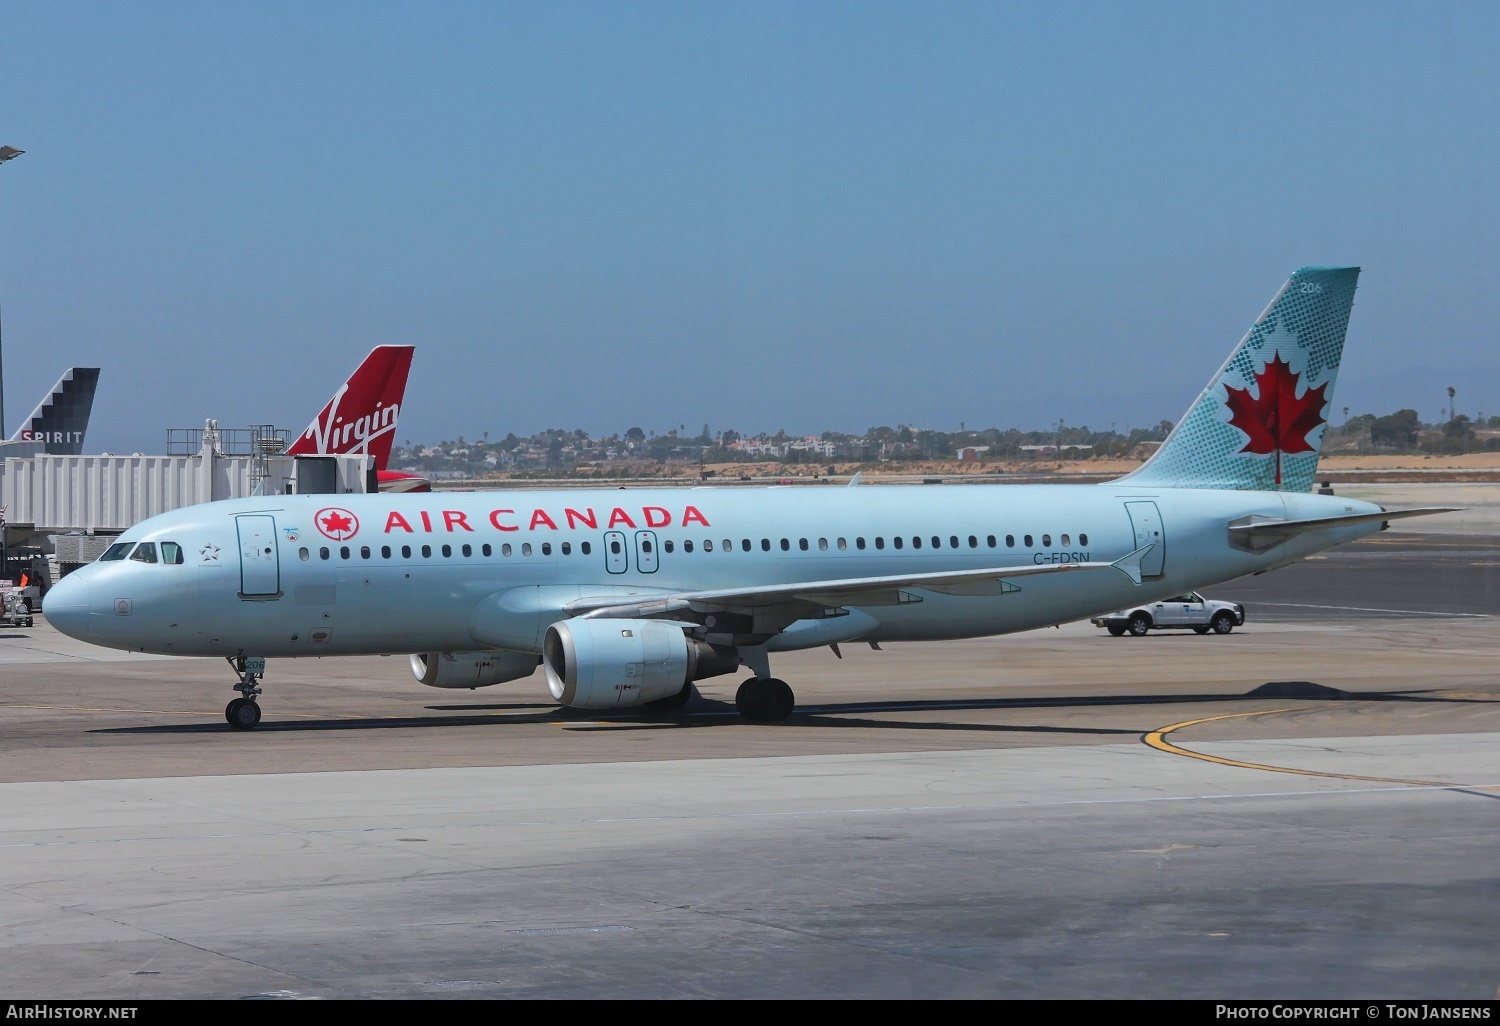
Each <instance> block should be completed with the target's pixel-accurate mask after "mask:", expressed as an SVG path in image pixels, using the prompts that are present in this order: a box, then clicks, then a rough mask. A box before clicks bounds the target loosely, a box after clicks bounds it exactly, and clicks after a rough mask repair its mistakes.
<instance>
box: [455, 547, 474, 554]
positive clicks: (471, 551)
mask: <svg viewBox="0 0 1500 1026" xmlns="http://www.w3.org/2000/svg"><path fill="white" fill-rule="evenodd" d="M458 551H460V552H462V553H463V554H464V555H465V556H472V555H474V546H472V545H465V546H464V547H463V548H461V549H459V550H458Z"/></svg>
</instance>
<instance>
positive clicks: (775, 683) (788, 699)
mask: <svg viewBox="0 0 1500 1026" xmlns="http://www.w3.org/2000/svg"><path fill="white" fill-rule="evenodd" d="M734 704H735V707H736V708H738V709H739V711H740V716H741V718H743V719H744V721H745V722H746V723H780V722H781V721H783V720H785V719H786V718H787V717H788V716H790V715H791V714H792V709H793V708H794V707H795V706H796V704H797V696H796V695H794V694H792V689H791V686H790V685H788V684H787V682H786V681H784V680H777V679H776V678H775V677H751V678H750V679H749V680H747V681H745V682H744V683H743V684H741V685H740V689H739V690H738V691H736V692H735V694H734Z"/></svg>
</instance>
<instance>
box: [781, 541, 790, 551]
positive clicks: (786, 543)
mask: <svg viewBox="0 0 1500 1026" xmlns="http://www.w3.org/2000/svg"><path fill="white" fill-rule="evenodd" d="M791 548H792V543H791V542H790V541H788V540H787V539H785V538H783V539H781V551H782V552H790V551H791Z"/></svg>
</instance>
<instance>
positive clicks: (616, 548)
mask: <svg viewBox="0 0 1500 1026" xmlns="http://www.w3.org/2000/svg"><path fill="white" fill-rule="evenodd" d="M609 551H610V552H611V553H613V554H614V555H616V556H618V555H619V554H620V543H619V542H617V541H612V542H610V543H609Z"/></svg>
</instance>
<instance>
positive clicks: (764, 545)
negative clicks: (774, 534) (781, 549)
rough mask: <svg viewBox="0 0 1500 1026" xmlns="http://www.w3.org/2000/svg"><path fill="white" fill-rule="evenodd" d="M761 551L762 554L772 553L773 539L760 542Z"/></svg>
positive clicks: (764, 539)
mask: <svg viewBox="0 0 1500 1026" xmlns="http://www.w3.org/2000/svg"><path fill="white" fill-rule="evenodd" d="M760 551H762V552H770V551H771V539H769V538H762V539H761V540H760Z"/></svg>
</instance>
